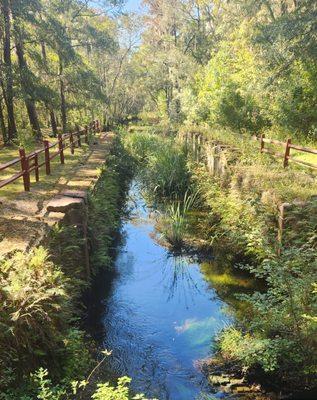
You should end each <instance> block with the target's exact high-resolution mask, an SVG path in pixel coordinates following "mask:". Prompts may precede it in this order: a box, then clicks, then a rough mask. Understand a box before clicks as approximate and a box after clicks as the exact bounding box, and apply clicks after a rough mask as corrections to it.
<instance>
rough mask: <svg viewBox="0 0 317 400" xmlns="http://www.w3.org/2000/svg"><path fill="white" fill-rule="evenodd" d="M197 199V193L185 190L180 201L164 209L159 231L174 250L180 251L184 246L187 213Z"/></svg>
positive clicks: (173, 202) (169, 204)
mask: <svg viewBox="0 0 317 400" xmlns="http://www.w3.org/2000/svg"><path fill="white" fill-rule="evenodd" d="M197 197H198V193H197V192H196V193H190V192H189V191H188V190H187V191H186V193H185V195H184V198H183V199H182V200H176V201H172V202H171V203H168V204H167V205H166V206H165V207H164V214H163V216H162V218H161V221H160V223H159V225H160V231H161V233H162V236H163V237H164V239H165V240H167V241H168V243H169V244H171V245H172V246H173V248H174V249H180V248H181V247H182V245H183V244H184V236H185V234H186V230H187V227H188V221H187V217H188V213H189V212H190V210H191V209H192V208H193V207H194V206H195V203H196V202H197V201H196V200H197Z"/></svg>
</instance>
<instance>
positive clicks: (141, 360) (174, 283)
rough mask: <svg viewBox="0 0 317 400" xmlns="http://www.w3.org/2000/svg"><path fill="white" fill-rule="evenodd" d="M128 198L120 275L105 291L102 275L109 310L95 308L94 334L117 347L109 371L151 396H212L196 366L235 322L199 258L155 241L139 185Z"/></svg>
mask: <svg viewBox="0 0 317 400" xmlns="http://www.w3.org/2000/svg"><path fill="white" fill-rule="evenodd" d="M129 198H130V205H131V213H130V216H129V219H128V220H127V221H126V222H125V223H124V225H123V227H122V234H123V237H124V239H123V242H122V244H121V245H120V247H119V249H118V252H117V256H116V260H115V270H116V277H115V278H114V280H113V281H112V283H111V287H109V288H107V289H106V290H105V282H100V280H98V285H100V287H102V289H99V294H98V295H99V296H100V297H101V298H102V299H103V300H102V301H101V303H102V305H103V307H101V308H102V309H101V311H100V308H99V307H97V306H96V305H95V306H96V307H97V308H98V312H97V314H98V313H99V322H101V323H99V324H96V326H98V328H95V329H96V331H95V332H94V335H95V336H96V337H98V339H99V340H100V341H101V342H102V343H103V346H104V347H105V348H106V349H108V350H112V355H111V357H109V359H108V360H107V363H108V365H107V368H108V369H110V370H111V371H113V372H114V373H115V374H118V375H119V376H122V375H128V376H130V377H131V378H132V389H133V390H135V391H136V392H142V393H144V394H145V395H146V396H148V397H155V398H158V399H162V400H164V399H173V400H178V399H194V398H200V396H204V395H207V393H209V395H210V387H208V383H207V379H206V378H205V377H204V375H203V373H202V372H200V370H199V368H198V367H197V363H198V362H199V360H201V359H203V358H206V357H207V356H208V355H210V353H211V351H212V350H211V349H212V343H213V339H214V337H215V335H217V332H219V330H221V329H222V328H223V327H224V326H225V325H226V324H228V323H229V317H228V315H227V314H225V313H224V310H223V307H224V305H225V304H224V302H223V301H221V300H220V299H219V297H218V296H217V293H216V291H215V289H214V288H213V287H212V285H211V284H210V282H208V280H207V278H206V277H207V274H206V276H205V275H204V273H203V272H202V270H201V267H200V265H199V264H198V263H197V262H195V261H193V260H192V259H190V258H188V257H186V256H175V255H171V254H170V253H169V252H168V251H167V249H165V248H164V247H162V246H161V245H160V244H158V243H157V241H156V240H155V238H154V234H155V227H154V224H155V220H154V218H153V213H152V212H151V210H150V209H149V208H147V206H146V204H145V201H144V199H143V198H142V195H141V193H140V191H139V189H138V186H137V184H136V183H134V184H133V185H132V187H131V189H130V194H129ZM204 265H205V268H206V264H204ZM205 268H204V269H205ZM103 279H104V280H108V281H109V276H107V275H106V276H104V278H103ZM99 302H100V298H99ZM100 312H101V315H100ZM96 318H98V317H96ZM219 394H220V393H219Z"/></svg>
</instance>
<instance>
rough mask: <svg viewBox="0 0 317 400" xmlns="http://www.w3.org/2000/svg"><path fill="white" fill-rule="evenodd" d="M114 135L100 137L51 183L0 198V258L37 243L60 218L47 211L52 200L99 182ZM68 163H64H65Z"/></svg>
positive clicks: (84, 190)
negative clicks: (13, 196)
mask: <svg viewBox="0 0 317 400" xmlns="http://www.w3.org/2000/svg"><path fill="white" fill-rule="evenodd" d="M113 138H114V134H112V133H107V134H101V135H100V137H99V138H98V139H96V140H95V143H93V144H91V145H90V147H89V149H88V150H87V152H86V153H85V154H84V155H83V157H82V159H81V160H79V162H77V163H76V164H75V165H73V166H72V167H71V169H68V171H67V176H66V175H65V174H63V171H62V170H61V174H59V176H56V178H55V179H54V178H53V182H52V179H50V182H48V183H47V182H46V183H45V181H44V180H45V178H43V181H44V184H43V183H42V184H34V185H32V187H31V192H29V193H28V192H21V193H19V194H18V195H17V196H16V197H15V199H14V200H10V199H8V198H5V197H0V259H1V258H2V257H6V256H8V255H9V254H10V253H12V252H13V251H16V250H22V251H27V250H28V249H30V248H31V247H33V246H35V245H37V244H39V243H40V242H41V241H42V239H43V237H44V236H45V235H46V233H47V232H48V231H49V230H50V228H51V227H52V226H53V225H54V224H56V223H57V222H58V221H60V220H61V219H62V217H63V214H61V213H55V212H48V211H47V208H46V207H47V205H48V203H49V202H50V201H52V199H54V198H60V197H61V196H62V194H63V193H65V192H70V191H71V192H72V191H83V192H84V193H85V192H86V191H87V190H88V188H89V187H90V186H91V185H93V183H94V182H96V180H97V179H98V171H99V169H100V167H101V166H102V164H103V163H104V161H105V158H106V155H107V153H108V152H109V144H110V143H111V141H112V140H113ZM66 162H67V161H66Z"/></svg>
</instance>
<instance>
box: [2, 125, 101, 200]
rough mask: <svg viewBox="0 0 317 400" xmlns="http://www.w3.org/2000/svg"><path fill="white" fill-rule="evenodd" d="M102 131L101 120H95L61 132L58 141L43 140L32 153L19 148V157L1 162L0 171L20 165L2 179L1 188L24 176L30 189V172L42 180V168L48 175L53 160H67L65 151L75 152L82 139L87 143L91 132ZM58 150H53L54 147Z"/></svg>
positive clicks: (25, 182) (25, 183)
mask: <svg viewBox="0 0 317 400" xmlns="http://www.w3.org/2000/svg"><path fill="white" fill-rule="evenodd" d="M98 131H100V123H99V121H93V122H92V123H90V124H89V126H88V125H86V126H85V128H84V129H81V130H80V129H77V130H76V131H75V132H70V133H65V134H63V135H62V134H59V135H58V137H57V141H56V142H54V143H50V142H49V141H48V140H43V148H42V149H38V150H35V151H33V152H32V153H29V154H26V152H25V149H24V148H23V147H21V148H20V149H19V157H17V158H15V159H13V160H11V161H9V162H7V163H5V164H0V172H2V171H6V170H7V169H8V168H11V167H13V166H15V165H17V164H19V165H20V171H18V172H17V173H16V174H14V175H12V176H11V177H9V178H7V179H5V180H2V181H1V180H0V189H1V188H3V187H5V186H7V185H9V184H10V183H12V182H15V181H16V180H17V179H20V178H23V185H24V190H25V191H27V192H29V191H30V186H31V183H30V174H31V173H32V172H33V171H34V174H35V180H36V182H38V181H39V180H40V173H39V171H40V168H41V167H43V166H45V173H46V175H50V173H51V161H52V160H53V159H54V158H55V157H57V156H59V157H60V162H61V164H64V162H65V155H64V151H65V150H66V149H67V148H70V151H71V154H74V152H75V147H76V145H77V147H81V143H82V139H83V140H84V141H85V143H88V142H89V132H92V133H95V132H98ZM55 148H56V151H54V152H52V149H55ZM41 154H43V155H44V161H42V162H39V159H40V155H41Z"/></svg>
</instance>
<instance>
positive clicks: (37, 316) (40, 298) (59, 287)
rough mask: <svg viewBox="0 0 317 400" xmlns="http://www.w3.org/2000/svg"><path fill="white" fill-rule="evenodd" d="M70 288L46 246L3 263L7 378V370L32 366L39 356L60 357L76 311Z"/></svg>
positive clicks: (3, 346) (1, 335) (2, 335)
mask: <svg viewBox="0 0 317 400" xmlns="http://www.w3.org/2000/svg"><path fill="white" fill-rule="evenodd" d="M67 288H68V279H67V278H66V277H65V276H64V274H63V273H62V271H61V270H60V268H58V267H56V266H55V265H54V264H53V263H52V262H51V261H50V260H49V258H48V253H47V251H46V250H45V249H44V248H42V247H40V248H37V249H35V250H34V251H32V252H31V253H30V254H28V255H26V254H23V253H21V252H18V253H16V254H15V255H14V256H13V257H12V258H10V259H8V260H5V261H3V262H2V263H1V308H0V313H1V326H2V328H1V333H0V344H1V361H0V362H1V365H2V366H1V371H2V373H4V378H3V377H2V379H6V378H5V373H6V371H8V370H9V371H11V372H12V369H13V370H14V369H16V368H17V369H18V370H20V371H21V370H22V371H30V370H32V369H34V367H35V366H36V365H37V364H38V363H39V362H42V363H45V362H46V361H45V360H48V359H49V358H52V357H53V362H54V358H55V360H56V356H57V354H56V350H57V349H58V348H59V347H62V336H61V333H62V332H65V331H66V329H67V322H66V321H67V320H69V319H70V318H71V315H72V307H71V303H70V301H69V299H68V293H67ZM30 331H31V332H32V335H30ZM4 349H5V350H4ZM14 378H15V376H14V375H11V379H14ZM2 383H3V384H6V383H7V382H5V381H4V382H2Z"/></svg>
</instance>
